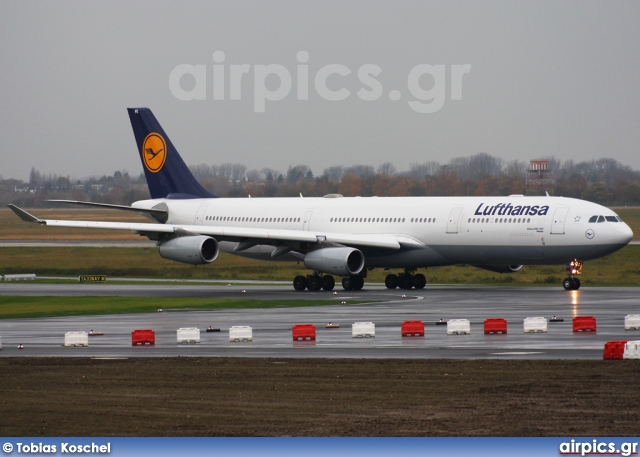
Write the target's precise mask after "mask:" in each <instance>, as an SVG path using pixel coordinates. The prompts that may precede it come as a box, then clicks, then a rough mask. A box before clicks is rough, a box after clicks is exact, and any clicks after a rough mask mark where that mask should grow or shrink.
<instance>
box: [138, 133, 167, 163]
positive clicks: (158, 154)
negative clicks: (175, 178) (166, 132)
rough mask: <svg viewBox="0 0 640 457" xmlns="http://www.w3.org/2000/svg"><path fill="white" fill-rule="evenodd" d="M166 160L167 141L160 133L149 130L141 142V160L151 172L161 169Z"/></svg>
mask: <svg viewBox="0 0 640 457" xmlns="http://www.w3.org/2000/svg"><path fill="white" fill-rule="evenodd" d="M165 160H167V143H166V142H165V141H164V138H163V137H162V135H160V134H159V133H156V132H151V133H150V134H148V135H147V137H146V138H145V139H144V141H143V142H142V161H143V162H144V166H145V167H147V170H149V171H150V172H151V173H157V172H159V171H160V170H162V167H163V166H164V162H165Z"/></svg>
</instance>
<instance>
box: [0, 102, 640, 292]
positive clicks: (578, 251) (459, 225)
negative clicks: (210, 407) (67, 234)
mask: <svg viewBox="0 0 640 457" xmlns="http://www.w3.org/2000/svg"><path fill="white" fill-rule="evenodd" d="M128 113H129V118H130V120H131V125H132V128H133V131H134V136H135V139H136V143H137V149H138V154H139V156H140V159H141V161H142V167H143V170H144V173H145V177H146V180H147V184H148V187H149V192H150V196H151V199H149V200H142V201H137V202H134V203H132V205H131V206H123V205H110V204H103V203H94V202H81V201H71V200H51V201H57V202H64V203H74V204H80V205H89V206H98V207H106V208H115V209H121V210H125V211H135V212H138V213H140V214H143V215H145V216H146V217H148V218H149V219H151V220H152V221H153V222H150V223H125V222H100V221H76V220H51V219H40V218H38V217H36V216H34V215H32V214H30V213H28V212H26V211H25V210H23V209H21V208H18V207H17V206H15V205H9V207H10V208H11V209H12V210H13V211H14V213H16V214H17V215H18V216H19V217H20V218H21V219H22V220H24V221H26V222H31V223H37V224H41V225H45V226H57V227H79V228H80V227H81V228H99V229H114V230H129V231H132V232H133V233H136V234H139V235H141V236H146V237H148V238H149V239H151V240H154V241H156V242H157V246H158V248H159V253H160V255H161V256H162V257H164V258H166V259H170V260H174V261H177V262H183V263H187V264H193V265H203V264H209V263H212V262H213V261H215V260H216V258H217V257H218V254H219V252H220V251H223V252H228V253H231V254H235V255H239V256H244V257H248V258H253V259H261V260H268V261H292V262H298V263H302V264H304V266H305V267H306V268H308V269H309V270H311V271H312V272H311V273H309V274H306V275H298V276H296V277H295V278H294V279H293V287H294V289H295V290H297V291H304V290H310V291H319V290H321V289H322V290H326V291H330V290H333V289H334V287H335V278H334V276H336V277H339V278H342V287H343V288H344V289H345V290H360V289H362V288H363V286H364V280H365V278H366V277H367V272H368V271H370V270H372V269H375V268H382V269H385V270H392V269H397V270H399V271H398V273H397V274H396V273H389V274H387V276H386V278H385V285H386V287H387V288H389V289H395V288H398V287H399V288H401V289H422V288H424V287H425V285H426V278H425V276H424V275H423V274H422V273H416V272H417V270H418V269H420V268H423V269H424V268H429V267H439V266H447V265H456V264H467V265H472V266H475V267H478V268H483V269H487V270H491V271H494V272H497V273H512V272H516V271H519V270H520V269H521V268H522V267H523V265H561V264H565V265H566V267H567V270H568V271H569V273H568V275H567V278H566V279H564V281H563V287H564V289H566V290H577V289H579V288H580V279H579V278H577V277H576V276H577V275H578V274H580V270H581V269H582V264H583V261H585V260H592V259H597V258H599V257H603V256H605V255H608V254H611V253H613V252H615V251H617V250H619V249H621V248H623V247H624V246H626V245H627V244H628V243H629V242H630V241H631V239H632V237H633V232H632V231H631V229H630V228H629V226H628V225H627V224H626V223H624V222H623V221H622V219H620V217H618V215H617V214H616V213H614V212H613V211H612V210H610V209H608V208H606V207H604V206H601V205H598V204H596V203H591V202H588V201H584V200H578V199H573V198H563V197H551V196H549V195H548V194H547V196H523V195H510V196H505V197H343V196H342V195H339V194H330V195H325V196H324V197H313V198H304V197H302V195H301V196H300V198H298V197H295V198H291V197H287V198H218V197H216V196H215V195H213V194H212V193H210V192H209V191H208V190H206V189H205V188H204V187H202V186H201V185H200V184H199V183H198V182H197V181H196V179H195V178H194V177H193V175H192V174H191V172H190V171H189V168H188V167H187V166H186V164H185V163H184V161H183V160H182V158H181V157H180V155H179V154H178V151H177V150H176V148H175V147H174V146H173V143H172V142H171V140H170V139H169V137H168V136H167V134H166V133H165V131H164V130H163V128H162V127H161V126H160V124H159V122H158V121H157V120H156V118H155V116H154V115H153V113H152V112H151V110H150V109H148V108H129V109H128ZM148 151H152V153H148ZM155 151H157V152H155Z"/></svg>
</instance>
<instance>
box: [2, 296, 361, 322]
mask: <svg viewBox="0 0 640 457" xmlns="http://www.w3.org/2000/svg"><path fill="white" fill-rule="evenodd" d="M332 303H333V302H332V301H331V300H254V299H209V298H178V299H176V298H146V297H57V296H38V297H22V296H18V297H16V296H0V319H19V318H42V317H65V316H88V315H106V314H134V313H136V314H137V313H156V312H158V309H162V310H163V311H165V312H171V311H200V310H206V309H212V310H213V309H258V308H293V307H301V306H327V305H330V304H332ZM349 303H351V304H358V303H367V301H365V300H361V301H350V302H349ZM335 304H337V302H336V303H335Z"/></svg>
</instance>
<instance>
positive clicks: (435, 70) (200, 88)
mask: <svg viewBox="0 0 640 457" xmlns="http://www.w3.org/2000/svg"><path fill="white" fill-rule="evenodd" d="M212 60H213V63H212V64H211V65H210V67H212V68H211V73H212V74H211V76H209V74H208V73H209V65H205V64H201V65H192V64H180V65H177V66H176V67H174V68H173V70H171V73H170V74H169V90H170V91H171V93H172V94H173V96H174V97H175V98H177V99H178V100H182V101H192V100H208V99H210V100H214V101H224V100H231V101H237V100H242V98H243V95H244V94H243V91H242V89H243V78H245V80H246V79H252V80H253V81H252V82H253V110H254V112H256V113H264V112H265V111H266V106H267V102H277V101H281V100H284V99H285V98H287V97H288V96H290V94H291V92H292V90H293V89H294V87H295V97H296V100H300V101H304V100H309V97H310V95H309V93H310V91H311V90H315V93H316V94H317V96H318V97H320V98H322V99H324V100H328V101H335V102H337V101H342V100H346V99H347V98H349V97H351V96H352V95H353V93H352V91H350V90H349V89H347V88H346V87H345V85H348V84H353V78H354V77H356V75H357V81H358V82H359V83H360V87H359V89H358V90H357V92H356V94H355V95H356V96H357V97H358V98H359V99H360V100H363V101H367V102H371V101H376V100H380V99H381V98H382V97H383V96H384V95H385V89H384V88H383V86H382V83H381V82H380V81H379V80H378V79H377V78H376V77H377V76H378V75H380V73H382V68H380V66H378V65H376V64H364V65H362V66H360V67H358V69H357V70H356V71H355V74H354V72H353V71H352V70H351V69H350V68H349V67H347V66H345V65H342V64H337V63H333V64H328V65H325V66H323V67H321V68H320V69H318V71H316V72H315V74H313V75H310V74H309V65H308V63H309V53H308V52H307V51H299V52H298V53H297V55H296V60H297V64H296V65H295V67H296V68H295V70H294V71H293V72H292V71H290V70H289V69H288V68H287V67H285V66H284V65H281V64H268V65H251V64H227V63H226V62H225V60H226V56H225V53H224V52H222V51H215V52H214V53H213V55H212ZM470 71H471V65H470V64H465V65H449V66H447V65H430V64H420V65H416V66H414V67H413V68H412V69H411V70H410V71H409V73H408V75H407V89H408V91H409V94H410V97H409V100H407V104H408V105H409V107H410V108H411V109H412V110H414V111H415V112H417V113H421V114H431V113H436V112H438V111H440V109H442V107H443V106H444V104H445V101H446V100H447V82H448V83H449V84H448V85H449V88H450V92H449V99H450V100H462V79H463V77H464V75H466V74H468V73H469V72H470ZM424 76H427V77H424ZM423 77H424V78H423ZM329 80H330V81H329ZM185 83H186V84H185ZM183 84H185V85H187V86H189V87H188V88H185V87H183ZM246 84H248V83H247V82H245V85H246ZM386 94H387V96H388V97H389V100H391V101H399V100H400V99H402V96H403V94H402V92H401V91H400V90H397V89H392V90H389V91H388V92H386Z"/></svg>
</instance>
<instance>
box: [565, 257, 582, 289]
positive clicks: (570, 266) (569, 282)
mask: <svg viewBox="0 0 640 457" xmlns="http://www.w3.org/2000/svg"><path fill="white" fill-rule="evenodd" d="M566 270H567V271H568V272H569V276H568V277H567V278H565V280H564V281H562V287H564V290H578V289H579V288H580V280H579V279H578V278H576V277H575V275H579V274H580V272H581V271H582V262H581V261H579V260H577V259H575V260H572V261H571V262H569V263H567V268H566Z"/></svg>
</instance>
